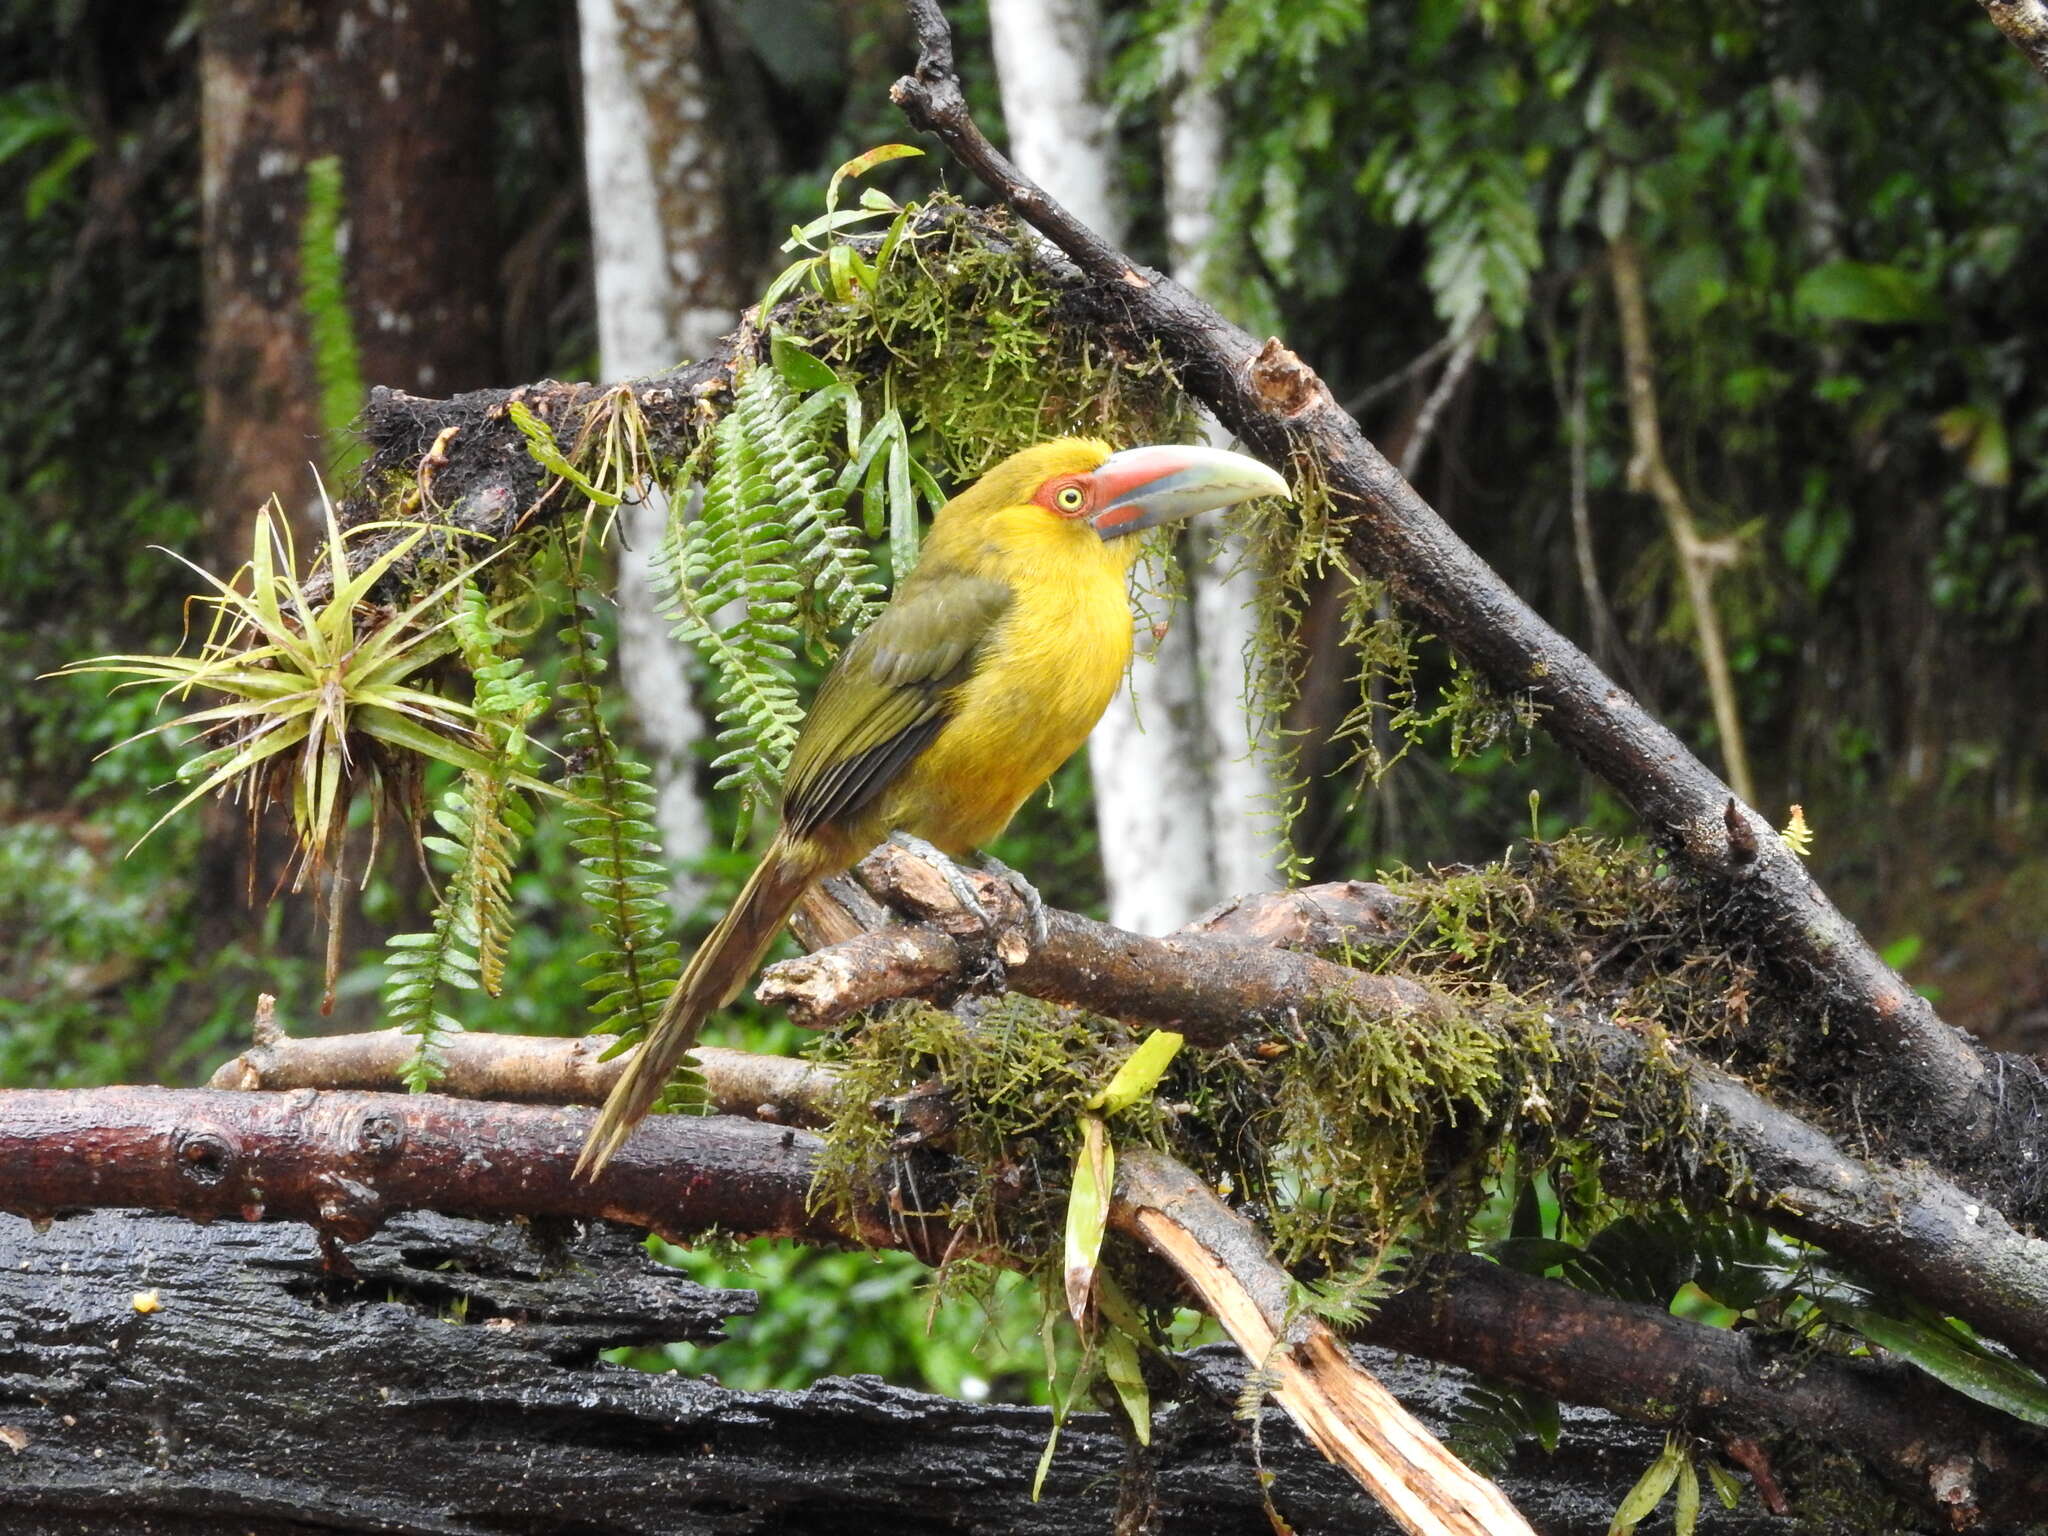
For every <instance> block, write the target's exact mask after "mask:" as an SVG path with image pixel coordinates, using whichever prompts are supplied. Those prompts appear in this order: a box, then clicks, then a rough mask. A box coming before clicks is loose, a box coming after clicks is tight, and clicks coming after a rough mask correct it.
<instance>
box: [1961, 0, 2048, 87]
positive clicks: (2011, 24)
mask: <svg viewBox="0 0 2048 1536" xmlns="http://www.w3.org/2000/svg"><path fill="white" fill-rule="evenodd" d="M1978 3H1979V4H1981V5H1982V6H1983V7H1984V11H1985V14H1986V15H1988V16H1990V18H1991V24H1992V25H1993V26H1994V27H1996V28H1998V30H1999V31H2001V32H2003V33H2004V34H2005V36H2006V41H2008V42H2010V43H2011V44H2012V45H2013V47H2015V48H2017V49H2019V51H2020V52H2021V53H2022V54H2024V55H2026V58H2027V61H2028V62H2029V63H2030V64H2032V65H2033V66H2034V68H2036V69H2038V70H2039V71H2040V72H2041V73H2042V74H2043V75H2044V76H2048V5H2044V4H2042V0H1978Z"/></svg>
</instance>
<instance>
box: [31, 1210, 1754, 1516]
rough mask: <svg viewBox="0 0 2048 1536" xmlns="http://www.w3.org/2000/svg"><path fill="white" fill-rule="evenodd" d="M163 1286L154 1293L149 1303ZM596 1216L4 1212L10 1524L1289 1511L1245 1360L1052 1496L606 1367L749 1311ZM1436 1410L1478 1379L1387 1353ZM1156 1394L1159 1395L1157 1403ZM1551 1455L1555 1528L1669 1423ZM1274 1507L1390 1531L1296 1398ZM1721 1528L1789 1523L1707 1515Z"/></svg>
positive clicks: (978, 1422) (939, 1406) (931, 1425)
mask: <svg viewBox="0 0 2048 1536" xmlns="http://www.w3.org/2000/svg"><path fill="white" fill-rule="evenodd" d="M138 1296H145V1297H148V1298H149V1300H148V1301H146V1302H145V1303H144V1305H145V1306H153V1307H154V1308H155V1310H150V1311H143V1310H138V1309H137V1305H136V1298H137V1297H138ZM753 1305H754V1299H753V1297H752V1295H751V1294H750V1293H748V1292H745V1291H708V1290H704V1289H701V1288H699V1287H697V1286H694V1285H692V1284H691V1283H689V1282H688V1281H686V1280H684V1279H682V1278H681V1277H680V1276H679V1275H678V1274H677V1273H676V1272H675V1271H673V1270H669V1269H666V1268H664V1267H662V1266H660V1265H658V1264H655V1263H653V1262H651V1261H650V1260H649V1259H648V1258H647V1257H646V1256H645V1254H644V1253H643V1252H642V1251H641V1249H640V1247H639V1245H638V1243H637V1242H636V1241H634V1240H633V1239H632V1238H631V1237H629V1236H628V1235H627V1234H624V1233H622V1232H620V1231H618V1230H617V1229H614V1228H607V1227H604V1226H601V1225H583V1224H569V1225H557V1226H552V1227H549V1226H535V1227H525V1228H522V1227H504V1226H492V1225H483V1224H480V1223H477V1222H471V1221H461V1220H455V1219H451V1218H445V1217H408V1218H405V1219H404V1220H402V1221H397V1222H394V1223H393V1224H392V1225H391V1226H390V1228H388V1229H387V1231H386V1232H385V1233H384V1234H382V1235H380V1236H379V1237H377V1238H376V1239H374V1240H372V1241H369V1242H366V1243H362V1244H358V1245H356V1246H353V1247H351V1248H349V1249H347V1250H346V1251H345V1254H344V1255H342V1257H341V1258H340V1259H339V1260H335V1259H330V1258H329V1257H328V1256H327V1255H326V1254H324V1253H323V1251H322V1248H321V1246H320V1244H319V1243H318V1241H317V1240H316V1239H315V1238H314V1236H313V1235H312V1234H311V1233H309V1232H307V1231H306V1230H304V1229H303V1228H297V1227H290V1226H278V1225H275V1224H270V1225H261V1226H249V1225H245V1224H243V1223H240V1222H234V1221H230V1222H225V1223H222V1224H220V1225H217V1226H213V1227H194V1226H192V1225H190V1224H189V1223H186V1222H183V1221H180V1220H176V1219H171V1218H165V1217H157V1216H149V1215H145V1214H142V1213H140V1212H134V1211H103V1212H98V1213H96V1214H94V1215H92V1216H89V1217H77V1218H71V1219H66V1220H63V1221H59V1222H57V1223H55V1224H54V1225H52V1226H50V1227H48V1228H47V1229H46V1230H43V1231H40V1232H38V1231H36V1230H34V1229H33V1228H32V1227H31V1226H30V1225H29V1223H27V1222H25V1221H22V1220H20V1219H18V1218H15V1217H0V1435H4V1437H5V1443H6V1445H7V1447H8V1449H7V1450H6V1451H5V1452H4V1453H0V1455H4V1459H0V1525H4V1526H5V1528H6V1529H7V1530H8V1531H9V1532H10V1536H144V1533H148V1536H174V1533H175V1536H202V1533H203V1536H226V1533H229V1532H232V1533H234V1536H246V1533H251V1532H254V1533H257V1536H306V1533H308V1532H329V1531H334V1532H340V1531H352V1532H353V1531H369V1530H378V1531H387V1532H401V1533H408V1536H410V1533H421V1536H425V1533H433V1536H483V1533H493V1536H496V1533H502V1532H505V1531H512V1530H516V1531H521V1532H525V1533H529V1536H572V1533H573V1536H614V1533H616V1536H643V1533H644V1536H657V1533H658V1536H696V1533H700V1532H703V1533H709V1532H714V1531H730V1530H733V1529H735V1528H736V1522H739V1523H743V1525H744V1528H745V1529H746V1530H748V1531H753V1532H760V1533H774V1532H791V1533H797V1532H802V1533H805V1536H813V1533H826V1536H829V1533H833V1532H855V1531H863V1532H864V1531H873V1530H877V1529H889V1530H893V1531H900V1532H903V1533H905V1536H917V1533H941V1532H962V1533H966V1532H989V1531H1002V1532H1005V1533H1011V1536H1041V1533H1043V1536H1070V1533H1073V1532H1094V1531H1102V1532H1107V1531H1109V1530H1111V1529H1114V1528H1117V1527H1116V1525H1115V1522H1116V1520H1117V1517H1118V1513H1119V1507H1120V1504H1127V1505H1128V1506H1129V1507H1130V1508H1131V1509H1132V1510H1134V1511H1135V1512H1137V1514H1138V1515H1139V1516H1141V1517H1142V1516H1146V1515H1149V1517H1150V1521H1149V1524H1148V1523H1144V1522H1143V1520H1142V1519H1141V1520H1138V1521H1134V1522H1133V1523H1132V1524H1130V1525H1128V1526H1125V1527H1123V1528H1124V1529H1130V1530H1140V1529H1151V1530H1160V1531H1173V1530H1203V1531H1214V1532H1217V1533H1219V1536H1239V1533H1242V1536H1255V1533H1268V1532H1270V1531H1271V1530H1272V1529H1273V1527H1272V1526H1271V1525H1270V1524H1269V1523H1268V1520H1267V1517H1266V1514H1265V1512H1264V1509H1263V1505H1262V1501H1261V1494H1260V1490H1259V1482H1258V1468H1257V1465H1256V1464H1255V1462H1254V1451H1253V1446H1252V1431H1253V1426H1252V1425H1251V1424H1250V1423H1247V1422H1245V1421H1243V1420H1241V1419H1239V1418H1238V1417H1237V1416H1236V1412H1235V1410H1236V1404H1237V1397H1238V1393H1239V1388H1240V1386H1241V1383H1242V1379H1243V1369H1242V1366H1241V1365H1240V1364H1239V1363H1238V1362H1237V1361H1236V1360H1235V1359H1234V1358H1233V1355H1234V1353H1235V1352H1234V1351H1229V1350H1223V1349H1213V1348H1212V1349H1206V1350H1199V1351H1196V1352H1195V1353H1194V1354H1192V1355H1189V1356H1184V1357H1179V1358H1178V1360H1177V1361H1176V1363H1175V1364H1174V1365H1173V1367H1172V1369H1171V1371H1170V1372H1167V1373H1165V1374H1163V1375H1162V1377H1161V1387H1162V1389H1164V1388H1165V1387H1166V1386H1167V1385H1168V1384H1169V1382H1171V1383H1172V1385H1173V1390H1174V1398H1173V1401H1172V1402H1170V1403H1162V1405H1161V1406H1160V1408H1159V1411H1158V1413H1157V1415H1156V1418H1155V1427H1156V1434H1155V1438H1154V1448H1153V1450H1152V1452H1151V1453H1150V1454H1149V1455H1146V1456H1139V1455H1137V1454H1135V1453H1134V1452H1133V1451H1132V1450H1131V1448H1130V1447H1129V1445H1128V1444H1127V1443H1126V1441H1125V1440H1124V1439H1123V1438H1122V1436H1121V1435H1120V1434H1119V1433H1118V1432H1117V1429H1116V1423H1115V1420H1114V1419H1112V1418H1111V1417H1110V1416H1109V1415H1106V1414H1103V1413H1097V1412H1083V1413H1077V1414H1076V1415H1075V1416H1074V1417H1073V1418H1072V1419H1070V1420H1069V1422H1068V1424H1067V1426H1066V1428H1065V1429H1064V1430H1063V1431H1062V1433H1061V1436H1060V1445H1059V1453H1058V1455H1057V1456H1056V1457H1055V1458H1054V1460H1053V1463H1052V1466H1051V1469H1050V1471H1049V1472H1048V1474H1047V1477H1046V1480H1045V1488H1044V1493H1043V1497H1042V1498H1041V1499H1039V1500H1038V1501H1037V1502H1033V1501H1032V1499H1031V1497H1030V1492H1031V1481H1032V1473H1033V1469H1034V1467H1035V1466H1036V1463H1037V1460H1038V1456H1039V1453H1040V1452H1041V1451H1042V1450H1043V1449H1044V1446H1045V1440H1046V1436H1047V1433H1048V1431H1049V1429H1050V1419H1049V1416H1048V1415H1047V1414H1046V1412H1045V1411H1044V1410H1042V1409H1036V1408H1026V1407H1011V1406H1007V1405H1001V1404H971V1403H961V1402H956V1401H953V1400H951V1399H948V1398H941V1397H934V1396H931V1395H929V1394H926V1393H922V1392H916V1391H911V1390H907V1389H905V1388H901V1387H895V1386H889V1385H886V1384H884V1383H883V1382H881V1381H879V1380H877V1379H876V1378H874V1377H855V1378H852V1379H843V1378H829V1379H827V1380H824V1381H820V1382H818V1383H817V1384H816V1385H814V1386H812V1387H810V1388H808V1389H806V1390H804V1391H802V1392H735V1391H729V1390H727V1389H725V1388H722V1387H720V1386H718V1385H716V1384H715V1383H713V1382H709V1381H703V1380H699V1379H697V1378H694V1377H691V1376H687V1375H674V1374H668V1375H661V1374H650V1373H646V1372H642V1371H637V1370H633V1369H630V1368H627V1367H624V1366H616V1365H610V1364H607V1363H605V1362H604V1361H603V1360H602V1359H600V1358H599V1357H598V1352H599V1351H600V1350H603V1349H608V1348H611V1347H614V1346H617V1345H626V1344H652V1343H657V1342H662V1341H666V1340H673V1339H693V1340H709V1339H713V1338H716V1337H717V1336H718V1333H719V1331H720V1328H721V1326H722V1324H723V1322H724V1320H725V1319H729V1318H741V1319H743V1318H744V1317H745V1315H746V1314H747V1313H749V1312H751V1311H752V1310H753ZM1362 1358H1363V1360H1364V1362H1365V1363H1366V1364H1367V1365H1368V1366H1369V1368H1370V1369H1372V1370H1373V1371H1374V1372H1375V1373H1376V1374H1379V1375H1380V1376H1382V1377H1383V1378H1384V1379H1385V1380H1386V1381H1387V1382H1388V1384H1389V1385H1390V1386H1392V1387H1393V1389H1394V1390H1395V1391H1396V1392H1397V1393H1398V1394H1399V1395H1400V1397H1401V1398H1402V1399H1403V1400H1404V1401H1405V1402H1406V1404H1407V1405H1408V1407H1409V1408H1410V1409H1411V1410H1412V1411H1414V1412H1415V1413H1417V1414H1419V1415H1420V1416H1421V1417H1422V1419H1423V1420H1424V1422H1426V1423H1427V1424H1429V1425H1430V1426H1431V1427H1432V1428H1435V1429H1437V1430H1439V1431H1441V1430H1442V1429H1443V1428H1444V1426H1445V1423H1446V1420H1447V1417H1448V1413H1449V1410H1450V1409H1451V1407H1452V1406H1453V1405H1454V1403H1455V1402H1456V1400H1457V1394H1458V1393H1459V1391H1460V1390H1461V1389H1462V1387H1463V1385H1464V1381H1463V1377H1462V1373H1459V1372H1456V1371H1438V1370H1430V1369H1423V1368H1417V1367H1416V1366H1414V1365H1413V1364H1411V1363H1408V1362H1405V1361H1403V1360H1401V1359H1400V1358H1399V1357H1396V1356H1392V1355H1389V1354H1386V1353H1384V1352H1381V1351H1367V1352H1365V1353H1364V1355H1363V1356H1362ZM1162 1395H1163V1394H1162ZM1569 1413H1570V1423H1569V1430H1568V1434H1567V1438H1566V1441H1565V1444H1564V1445H1563V1446H1561V1447H1560V1449H1559V1451H1558V1453H1557V1454H1556V1455H1555V1456H1547V1455H1545V1454H1544V1453H1543V1452H1541V1451H1540V1450H1537V1449H1535V1448H1534V1447H1525V1448H1524V1450H1523V1451H1522V1452H1521V1453H1520V1454H1519V1455H1518V1456H1517V1457H1516V1459H1515V1464H1514V1466H1513V1468H1512V1469H1511V1471H1510V1473H1509V1475H1508V1477H1507V1478H1506V1479H1505V1480H1504V1481H1505V1486H1506V1488H1507V1490H1508V1492H1509V1494H1510V1496H1511V1497H1513V1498H1514V1499H1515V1500H1516V1501H1517V1503H1518V1504H1519V1505H1520V1507H1521V1508H1522V1509H1524V1510H1525V1511H1526V1512H1527V1513H1528V1514H1529V1515H1530V1517H1531V1518H1532V1520H1534V1521H1535V1522H1536V1523H1537V1524H1538V1525H1539V1527H1540V1528H1541V1529H1543V1530H1545V1531H1546V1532H1553V1533H1557V1536H1577V1533H1586V1536H1599V1533H1600V1532H1603V1531H1604V1530H1605V1529H1606V1524H1607V1520H1608V1517H1609V1515H1610V1514H1611V1512H1612V1510H1613V1507H1614V1503H1615V1502H1616V1500H1618V1498H1619V1497H1620V1494H1621V1493H1622V1492H1623V1491H1625V1490H1626V1488H1627V1486H1628V1484H1629V1483H1630V1482H1631V1481H1632V1480H1633V1479H1634V1477H1635V1476H1636V1475H1637V1473H1638V1472H1640V1470H1641V1469H1642V1467H1644V1466H1646V1465H1647V1464H1648V1462H1649V1461H1650V1459H1651V1458H1652V1457H1653V1456H1654V1455H1655V1454H1656V1451H1657V1448H1658V1447H1659V1445H1661V1443H1662V1432H1661V1431H1656V1432H1650V1431H1644V1430H1640V1429H1636V1428H1632V1427H1630V1426H1627V1425H1623V1424H1619V1423H1617V1422H1615V1421H1614V1420H1612V1419H1610V1418H1608V1417H1607V1416H1606V1415H1604V1414H1597V1413H1592V1412H1587V1411H1583V1410H1580V1411H1569ZM1258 1429H1259V1441H1260V1446H1259V1450H1258V1453H1257V1455H1258V1462H1259V1463H1260V1464H1263V1466H1264V1468H1265V1469H1266V1470H1267V1471H1268V1472H1269V1473H1271V1474H1272V1475H1273V1484H1272V1488H1271V1494H1272V1499H1273V1503H1274V1505H1275V1507H1276V1508H1277V1509H1278V1510H1279V1511H1280V1512H1281V1513H1282V1514H1284V1515H1285V1516H1286V1517H1287V1518H1288V1519H1289V1520H1290V1521H1292V1522H1293V1523H1294V1524H1295V1526H1296V1528H1297V1529H1301V1530H1305V1531H1306V1530H1323V1531H1328V1530H1347V1531H1362V1532H1379V1531H1391V1530H1392V1529H1393V1527H1392V1525H1391V1524H1390V1523H1389V1522H1387V1521H1386V1520H1385V1519H1384V1517H1382V1516H1381V1515H1380V1514H1379V1513H1378V1511H1377V1510H1376V1509H1375V1508H1374V1507H1373V1506H1372V1505H1371V1503H1370V1501H1369V1500H1367V1499H1366V1498H1365V1497H1364V1495H1362V1494H1360V1493H1359V1492H1358V1491H1357V1489H1356V1488H1355V1486H1354V1485H1352V1484H1351V1483H1350V1482H1349V1480H1348V1479H1346V1478H1345V1477H1344V1476H1343V1475H1342V1474H1341V1473H1339V1472H1338V1471H1336V1470H1335V1469H1334V1468H1332V1467H1330V1466H1329V1465H1327V1464H1326V1463H1325V1462H1324V1461H1323V1459H1322V1458H1321V1456H1319V1455H1318V1454H1317V1453H1316V1452H1315V1451H1314V1450H1313V1449H1311V1448H1310V1447H1308V1446H1307V1445H1305V1444H1304V1443H1303V1442H1302V1440H1301V1439H1300V1437H1299V1436H1297V1435H1296V1434H1295V1433H1294V1432H1293V1430H1292V1429H1291V1427H1290V1426H1289V1425H1287V1423H1286V1422H1285V1420H1284V1419H1283V1418H1282V1416H1281V1415H1280V1414H1279V1412H1278V1411H1277V1410H1271V1409H1269V1410H1267V1411H1266V1412H1265V1413H1264V1414H1263V1415H1262V1418H1261V1422H1260V1424H1259V1425H1258ZM1700 1528H1701V1530H1702V1531H1703V1532H1705V1533H1708V1536H1743V1533H1749V1532H1756V1531H1764V1530H1778V1529H1782V1528H1783V1522H1778V1521H1773V1520H1770V1519H1769V1518H1768V1517H1766V1516H1765V1515H1763V1514H1762V1512H1761V1511H1760V1510H1759V1509H1758V1508H1757V1507H1756V1506H1755V1505H1754V1504H1749V1505H1747V1506H1746V1507H1745V1508H1744V1509H1743V1510H1741V1511H1739V1512H1737V1513H1735V1514H1733V1515H1725V1514H1723V1513H1722V1512H1721V1511H1720V1510H1719V1508H1718V1506H1710V1508H1709V1510H1708V1512H1707V1514H1706V1516H1705V1517H1704V1519H1703V1520H1702V1524H1701V1527H1700Z"/></svg>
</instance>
